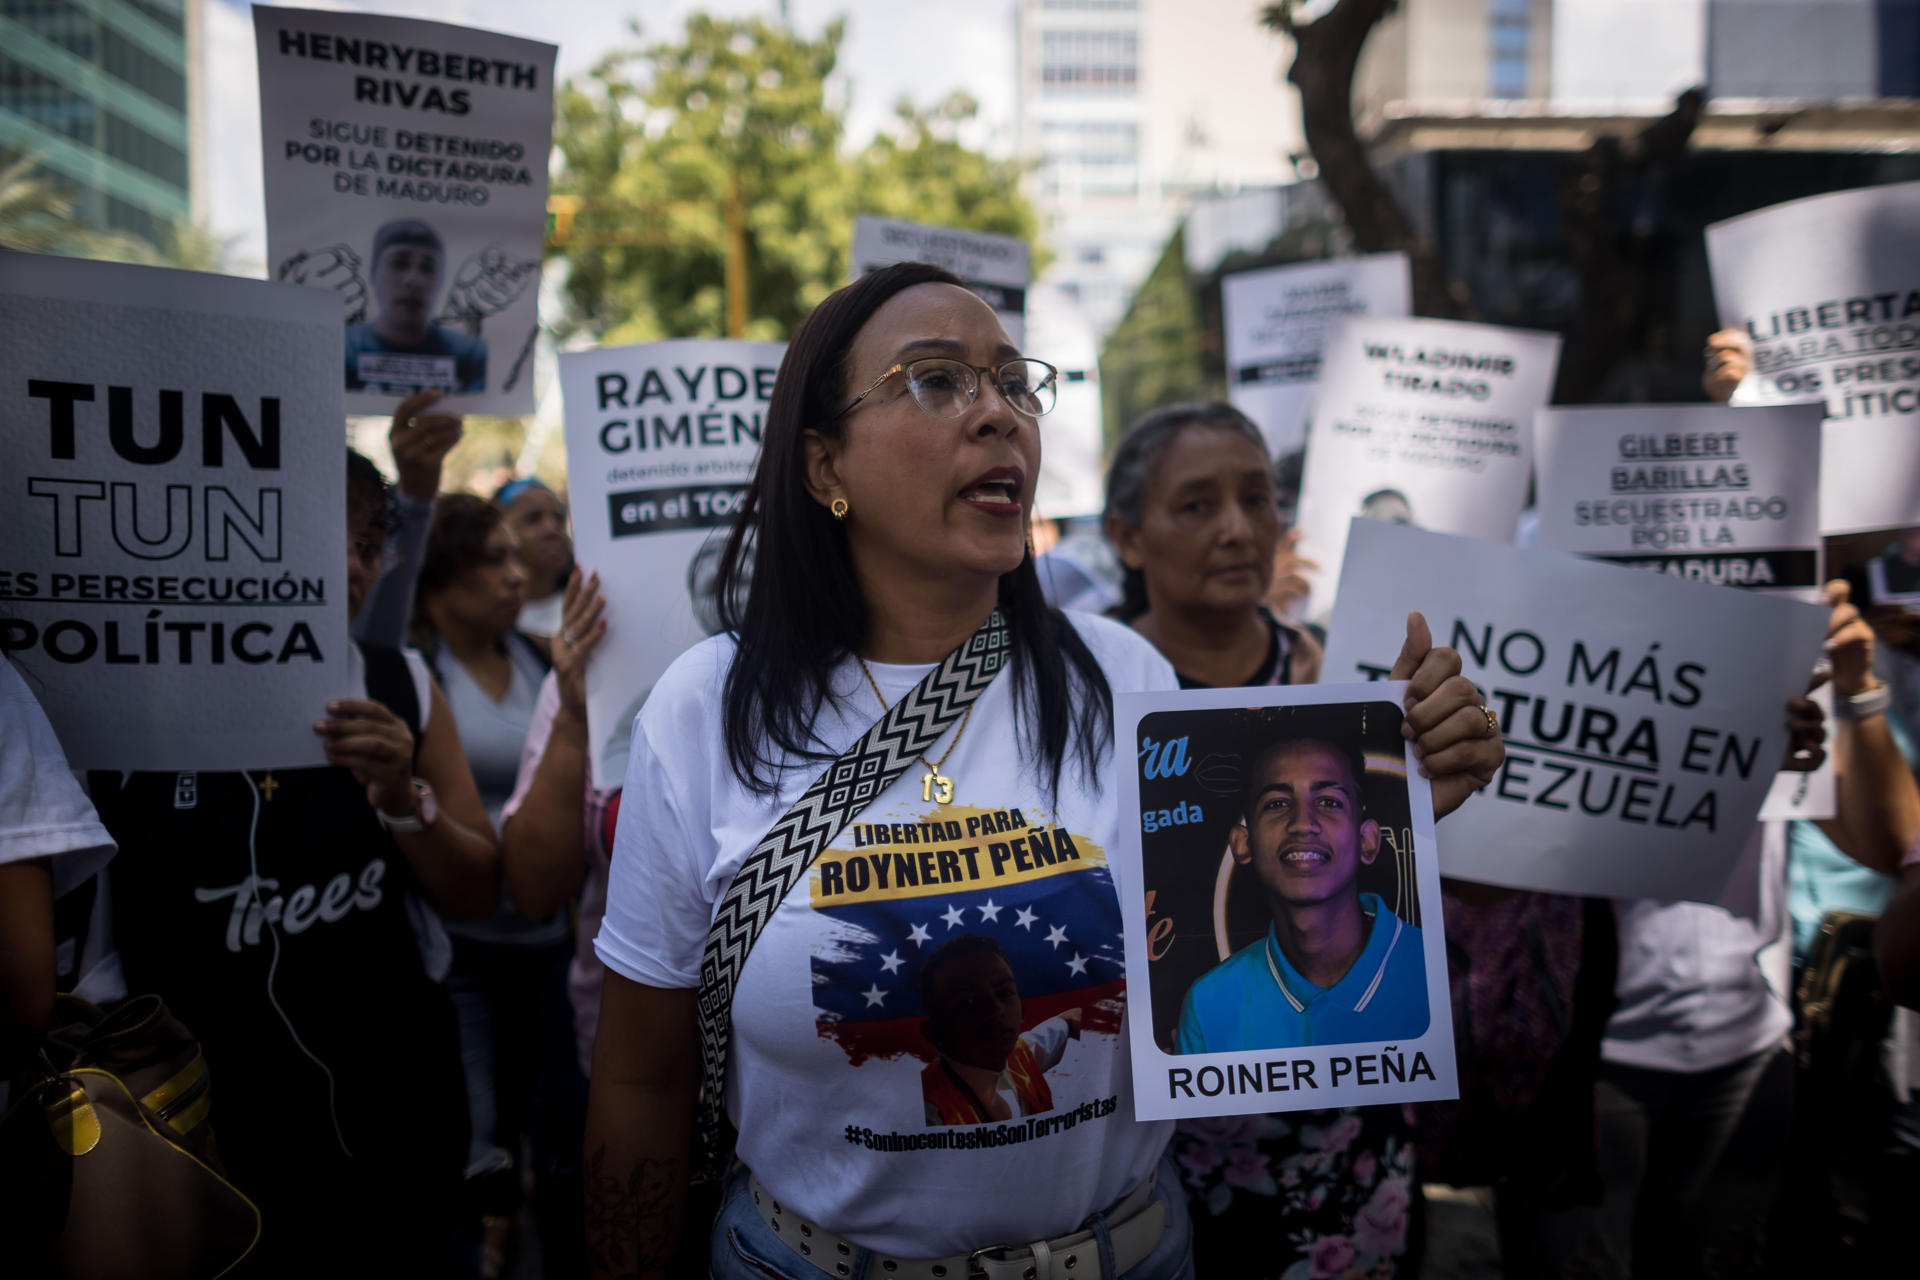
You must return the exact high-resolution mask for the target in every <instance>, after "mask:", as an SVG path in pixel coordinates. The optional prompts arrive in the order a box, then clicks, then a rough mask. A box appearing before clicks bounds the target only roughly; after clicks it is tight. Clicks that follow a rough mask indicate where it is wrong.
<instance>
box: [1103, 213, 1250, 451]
mask: <svg viewBox="0 0 1920 1280" xmlns="http://www.w3.org/2000/svg"><path fill="white" fill-rule="evenodd" d="M1186 244H1187V230H1186V227H1185V226H1184V225H1183V226H1182V227H1181V228H1180V230H1178V231H1176V232H1174V234H1173V238H1172V239H1171V240H1169V241H1167V247H1166V249H1165V250H1164V251H1163V252H1162V253H1161V255H1160V261H1159V262H1157V263H1155V264H1154V267H1153V270H1152V272H1151V273H1149V274H1148V276H1147V278H1146V281H1145V282H1144V283H1143V284H1141V286H1140V288H1139V290H1138V291H1137V292H1136V293H1135V294H1134V295H1133V305H1132V306H1130V307H1128V308H1127V314H1126V315H1125V317H1123V318H1122V319H1121V321H1120V323H1119V324H1118V325H1116V326H1114V329H1113V332H1112V333H1110V334H1108V335H1107V345H1106V346H1105V348H1103V349H1102V350H1101V352H1100V390H1101V403H1102V408H1103V410H1104V413H1105V418H1106V424H1105V425H1106V436H1107V443H1108V444H1109V445H1110V446H1111V445H1112V444H1113V443H1114V442H1115V441H1117V440H1118V439H1119V438H1120V436H1121V434H1122V433H1123V432H1125V431H1126V429H1127V428H1128V427H1129V426H1131V425H1132V424H1133V422H1134V421H1135V420H1136V419H1137V418H1139V417H1140V415H1141V414H1143V413H1146V412H1147V411H1148V410H1150V409H1157V408H1159V407H1160V406H1161V405H1164V404H1172V403H1174V402H1176V401H1181V400H1207V399H1213V398H1216V397H1218V396H1220V395H1222V394H1223V393H1224V391H1225V387H1224V386H1221V385H1214V384H1213V383H1211V381H1210V380H1209V379H1208V377H1207V375H1206V371H1205V370H1206V366H1205V361H1204V354H1205V353H1204V351H1203V349H1202V332H1203V324H1202V320H1201V316H1200V307H1199V300H1198V296H1197V294H1198V291H1197V289H1196V288H1195V286H1194V283H1193V282H1192V281H1189V280H1188V278H1187V249H1186Z"/></svg>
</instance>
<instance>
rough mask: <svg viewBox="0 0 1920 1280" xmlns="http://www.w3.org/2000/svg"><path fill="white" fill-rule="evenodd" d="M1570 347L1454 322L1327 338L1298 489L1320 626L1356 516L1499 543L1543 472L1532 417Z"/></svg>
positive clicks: (1372, 321)
mask: <svg viewBox="0 0 1920 1280" xmlns="http://www.w3.org/2000/svg"><path fill="white" fill-rule="evenodd" d="M1559 352H1560V339H1559V338H1557V337H1555V336H1553V335H1551V334H1542V333H1528V332H1522V331H1520V330H1517V329H1501V328H1495V327H1493V326H1490V325H1477V324H1460V323H1457V322H1454V321H1449V320H1406V319H1376V318H1365V319H1358V320H1343V321H1341V322H1340V323H1339V324H1337V325H1336V326H1335V327H1334V328H1333V330H1332V331H1331V332H1330V333H1329V335H1328V337H1327V343H1326V354H1325V359H1324V362H1323V364H1322V367H1321V374H1320V388H1319V392H1318V394H1317V395H1316V397H1315V400H1314V406H1313V431H1312V436H1311V439H1310V440H1309V441H1308V446H1307V457H1306V466H1305V470H1304V472H1303V474H1302V476H1301V482H1300V520H1299V523H1300V528H1301V531H1302V538H1301V545H1300V548H1299V550H1300V553H1301V554H1302V555H1304V556H1306V557H1307V558H1308V559H1310V560H1312V561H1315V562H1316V563H1317V564H1318V565H1319V566H1320V568H1319V572H1318V574H1317V576H1316V578H1315V581H1314V590H1313V595H1312V597H1311V599H1310V600H1309V602H1308V604H1307V606H1306V609H1307V613H1306V616H1307V617H1309V618H1311V619H1314V620H1316V621H1321V622H1324V621H1325V619H1326V618H1327V617H1328V616H1329V615H1330V614H1331V612H1332V609H1333V607H1334V597H1333V590H1334V587H1335V585H1336V584H1337V583H1338V582H1339V581H1340V563H1341V557H1342V555H1343V548H1344V547H1345V545H1346V537H1347V525H1348V521H1350V520H1351V519H1352V518H1353V517H1354V516H1365V517H1366V518H1367V519H1369V520H1377V521H1382V522H1385V523H1388V524H1396V525H1412V526H1414V527H1416V528H1421V529H1434V530H1438V531H1440V532H1443V533H1460V534H1469V535H1471V536H1473V537H1477V538H1491V539H1496V540H1498V541H1501V542H1505V541H1508V540H1510V539H1511V538H1512V537H1513V531H1514V525H1515V524H1516V522H1517V521H1518V520H1519V518H1520V512H1521V510H1522V508H1524V507H1525V505H1526V501H1527V487H1528V484H1529V483H1530V481H1531V478H1532V469H1533V414H1534V411H1535V410H1537V409H1539V408H1540V407H1541V406H1543V405H1545V404H1546V402H1547V396H1548V394H1549V392H1550V391H1551V390H1552V387H1553V377H1554V370H1555V368H1556V367H1557V365H1558V362H1559Z"/></svg>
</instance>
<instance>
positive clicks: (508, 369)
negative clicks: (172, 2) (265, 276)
mask: <svg viewBox="0 0 1920 1280" xmlns="http://www.w3.org/2000/svg"><path fill="white" fill-rule="evenodd" d="M253 24H254V36H255V39H256V42H257V44H258V48H259V59H260V138H261V145H262V148H263V151H264V158H263V163H264V178H265V185H266V198H267V259H268V263H269V267H270V272H271V274H272V275H273V276H274V277H275V278H277V279H280V280H286V281H290V282H292V283H295V284H307V285H314V286H317V287H319V288H322V289H330V290H332V291H333V292H334V293H335V294H336V295H337V296H338V298H339V300H340V303H341V306H342V307H343V308H344V310H345V313H346V315H345V320H346V331H347V341H346V351H345V356H346V359H345V386H346V390H347V393H348V400H347V407H348V409H349V410H352V411H354V412H367V413H378V412H384V411H385V410H388V409H390V408H392V406H393V405H394V403H395V402H396V401H397V400H399V399H401V398H403V397H405V396H408V395H411V394H413V392H415V391H417V390H420V389H421V388H425V387H438V388H440V389H441V390H444V391H446V392H447V393H448V394H449V395H451V396H456V397H459V401H458V404H457V408H458V409H459V410H460V411H464V412H470V413H531V412H532V411H533V340H534V334H535V332H536V330H537V328H538V324H537V320H536V316H535V307H536V295H537V294H538V291H539V282H540V253H541V241H542V238H543V237H544V235H545V233H546V216H547V152H548V150H549V149H550V148H551V146H552V141H553V61H554V55H555V53H556V52H557V51H556V49H555V47H554V46H553V45H550V44H541V43H539V42H538V41H534V40H519V39H515V38H513V37H511V36H503V35H497V34H495V33H493V32H490V31H474V30H470V29H468V28H465V27H453V26H447V25H446V24H444V23H439V22H420V21H416V20H414V19H411V18H385V17H376V16H371V15H368V14H358V13H323V12H319V11H316V10H309V9H272V8H265V7H259V8H255V9H254V11H253Z"/></svg>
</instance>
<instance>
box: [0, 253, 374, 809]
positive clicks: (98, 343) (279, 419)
mask: <svg viewBox="0 0 1920 1280" xmlns="http://www.w3.org/2000/svg"><path fill="white" fill-rule="evenodd" d="M0 351H5V352H6V365H7V370H8V375H9V376H8V377H7V379H6V381H5V384H4V390H0V457H5V458H6V460H7V465H6V467H5V468H4V469H0V650H4V651H5V653H6V656H7V657H8V658H10V659H12V660H13V661H14V662H15V663H17V664H19V666H20V667H21V668H22V669H23V670H25V671H26V672H27V673H28V677H29V680H30V682H31V683H32V684H33V686H34V692H35V695H36V696H37V697H38V698H39V699H40V703H41V705H42V706H43V707H45V709H46V712H47V718H48V719H49V720H50V721H52V723H53V727H54V730H55V731H56V732H57V733H58V734H59V736H60V744H61V746H62V747H63V748H64V749H65V751H66V755H67V760H68V763H70V764H71V765H73V767H75V768H76V769H123V770H161V771H169V772H172V771H182V770H191V771H199V770H226V769H252V768H295V767H298V766H303V765H317V764H321V763H324V759H325V757H324V754H323V753H322V751H321V747H320V739H319V738H318V737H316V736H315V735H314V732H313V729H312V725H313V722H314V721H315V720H316V719H318V718H320V717H321V716H322V715H323V714H324V713H325V708H326V704H327V701H328V700H329V699H331V698H338V697H342V696H345V695H346V694H347V693H349V692H350V690H349V688H348V675H347V670H348V668H347V663H348V654H347V643H348V641H347V601H346V577H347V534H346V520H347V515H346V444H347V435H346V419H345V412H344V409H343V408H342V405H341V393H340V365H339V361H340V317H339V312H338V309H337V306H336V304H335V302H334V300H333V298H332V297H331V296H330V295H328V294H326V293H322V292H320V291H319V290H315V289H300V288H295V287H293V286H291V285H282V284H266V283H262V282H259V281H252V280H238V279H232V278H229V277H226V276H215V275H201V274H197V273H195V272H190V271H163V270H159V269H156V268H152V267H129V266H120V265H117V264H113V263H104V262H87V261H82V260H79V259H71V258H43V257H38V256H34V255H30V254H20V253H9V252H5V251H0Z"/></svg>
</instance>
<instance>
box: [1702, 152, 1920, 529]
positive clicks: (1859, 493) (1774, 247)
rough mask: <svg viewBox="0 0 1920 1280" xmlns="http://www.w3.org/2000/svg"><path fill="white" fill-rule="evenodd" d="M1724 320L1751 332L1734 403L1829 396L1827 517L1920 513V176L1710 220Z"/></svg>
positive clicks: (1907, 517)
mask: <svg viewBox="0 0 1920 1280" xmlns="http://www.w3.org/2000/svg"><path fill="white" fill-rule="evenodd" d="M1707 259H1708V262H1709V265H1710V266H1711V268H1712V272H1713V294H1714V303H1715V305H1716V307H1717V308H1718V310H1719V313H1720V323H1721V324H1722V325H1723V326H1725V327H1726V328H1728V329H1733V330H1738V331H1739V332H1741V333H1743V334H1744V335H1746V337H1747V339H1748V340H1749V341H1750V342H1751V343H1752V344H1753V365H1752V371H1751V372H1750V373H1749V374H1748V376H1747V377H1746V378H1745V379H1744V380H1743V381H1742V382H1741V383H1740V385H1739V387H1738V388H1737V389H1736V390H1735V391H1734V396H1733V403H1735V404H1739V405H1746V404H1779V403H1784V402H1788V401H1796V400H1812V401H1818V402H1822V403H1824V404H1825V405H1826V408H1827V425H1826V432H1825V446H1824V451H1823V458H1824V465H1823V467H1822V472H1821V490H1820V493H1821V496H1820V507H1821V528H1822V530H1823V531H1824V532H1826V533H1830V534H1840V533H1856V532H1867V531H1871V530H1874V529H1880V528H1886V527H1889V526H1892V525H1896V524H1920V182H1900V183H1889V184H1886V185H1884V186H1878V187H1866V188H1862V189H1860V190H1856V191H1836V192H1831V193H1829V194H1826V195H1819V196H1811V197H1808V198H1807V199H1804V200H1793V201H1789V202H1788V203H1786V204H1780V205H1774V206H1772V207H1771V208H1767V209H1761V210H1759V211H1758V212H1755V213H1749V214H1745V215H1743V216H1741V217H1738V218H1732V219H1729V220H1728V221H1726V222H1720V223H1716V224H1714V225H1713V226H1711V227H1708V228H1707Z"/></svg>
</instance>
